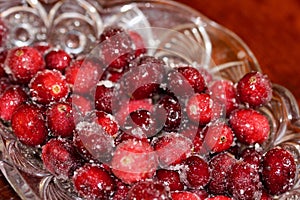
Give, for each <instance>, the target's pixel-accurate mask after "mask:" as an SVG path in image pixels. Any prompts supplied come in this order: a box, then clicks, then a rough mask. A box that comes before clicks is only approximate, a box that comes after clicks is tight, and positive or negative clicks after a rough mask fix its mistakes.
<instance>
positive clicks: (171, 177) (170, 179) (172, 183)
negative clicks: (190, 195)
mask: <svg viewBox="0 0 300 200" xmlns="http://www.w3.org/2000/svg"><path fill="white" fill-rule="evenodd" d="M156 179H157V180H158V181H160V182H162V183H163V184H164V185H165V186H167V187H168V188H169V190H170V191H176V190H183V189H184V184H183V183H182V182H181V180H180V175H179V173H178V172H177V171H174V170H167V169H158V170H157V171H156Z"/></svg>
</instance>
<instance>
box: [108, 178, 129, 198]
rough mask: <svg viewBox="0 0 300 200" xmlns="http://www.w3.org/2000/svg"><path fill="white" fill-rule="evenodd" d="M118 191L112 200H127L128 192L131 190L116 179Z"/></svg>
mask: <svg viewBox="0 0 300 200" xmlns="http://www.w3.org/2000/svg"><path fill="white" fill-rule="evenodd" d="M115 182H116V191H115V192H114V196H113V198H112V200H124V199H126V197H127V195H128V192H129V190H130V188H129V186H128V185H126V184H125V183H123V182H122V181H121V180H119V179H116V180H115Z"/></svg>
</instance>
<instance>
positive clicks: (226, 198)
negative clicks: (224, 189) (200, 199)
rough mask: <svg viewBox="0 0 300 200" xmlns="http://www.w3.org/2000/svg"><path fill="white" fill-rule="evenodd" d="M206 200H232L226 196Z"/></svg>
mask: <svg viewBox="0 0 300 200" xmlns="http://www.w3.org/2000/svg"><path fill="white" fill-rule="evenodd" d="M206 200H233V199H232V198H230V197H227V196H223V195H219V196H214V197H209V198H207V199H206Z"/></svg>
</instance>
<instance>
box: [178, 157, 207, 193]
mask: <svg viewBox="0 0 300 200" xmlns="http://www.w3.org/2000/svg"><path fill="white" fill-rule="evenodd" d="M183 174H184V181H185V183H186V185H187V186H188V187H189V188H193V189H201V188H203V187H204V186H206V185H207V184H208V182H209V180H210V171H209V166H208V164H207V162H206V161H205V160H204V159H202V158H200V157H199V156H196V155H193V156H190V157H188V158H187V159H186V160H185V162H184V167H183Z"/></svg>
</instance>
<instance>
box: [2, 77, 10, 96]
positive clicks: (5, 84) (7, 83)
mask: <svg viewBox="0 0 300 200" xmlns="http://www.w3.org/2000/svg"><path fill="white" fill-rule="evenodd" d="M11 85H12V82H11V80H10V79H9V78H8V77H1V78H0V94H2V93H3V92H4V91H5V90H6V89H7V88H9V87H10V86H11Z"/></svg>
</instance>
